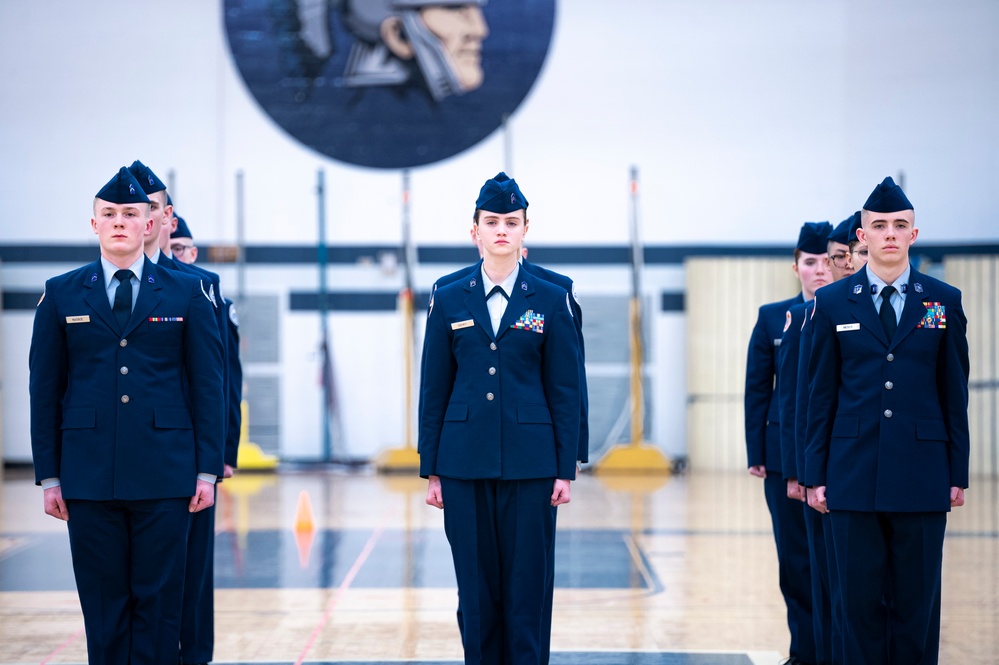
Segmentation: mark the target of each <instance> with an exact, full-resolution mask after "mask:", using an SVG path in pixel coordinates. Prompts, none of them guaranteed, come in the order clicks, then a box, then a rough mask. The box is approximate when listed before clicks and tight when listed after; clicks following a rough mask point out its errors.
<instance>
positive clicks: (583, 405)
mask: <svg viewBox="0 0 999 665" xmlns="http://www.w3.org/2000/svg"><path fill="white" fill-rule="evenodd" d="M514 187H517V183H516V181H515V180H513V179H511V178H510V177H509V176H507V174H506V173H504V172H502V171H501V172H500V173H498V174H496V175H495V176H494V177H493V178H491V179H490V180H487V181H486V182H485V184H484V185H483V186H482V188H481V190H480V192H479V200H478V201H476V207H475V212H474V213H473V215H472V228H471V233H472V242H473V243H475V246H476V247H477V248H478V250H479V258H482V249H481V245H480V243H479V241H478V237H477V233H478V228H477V222H478V220H479V215H480V214H482V212H483V211H493V212H501V209H502V208H504V207H508V204H507V202H506V200H507V198H508V196H507V193H508V192H509V190H511V189H513V188H514ZM517 192H518V193H519V196H520V199H521V200H520V201H519V202H518V203H519V204H523V206H524V220H525V222H527V223H530V220H528V218H527V207H528V205H530V204H529V203H528V201H527V199H526V198H525V197H524V195H523V192H520V189H519V187H517ZM497 208H499V209H500V210H497ZM520 265H521V267H522V268H523V269H524V270H526V271H527V272H529V273H531V274H532V275H535V276H537V277H540V278H541V279H543V280H545V281H547V282H551V283H552V284H555V285H557V286H560V287H562V288H563V289H565V290H566V291H567V292H568V293H569V294H571V295H572V300H570V301H569V304H570V306H571V307H572V315H573V323H575V325H576V336H577V338H578V340H579V370H580V376H579V381H580V393H581V400H580V417H579V449H578V451H577V454H576V459H577V460H578V461H580V462H588V461H589V445H590V428H589V415H588V414H589V397H588V390H587V385H586V365H585V363H586V350H585V345H584V343H583V313H582V309H581V308H580V305H579V298H578V297H577V296H576V288H575V285H574V283H573V281H572V278H570V277H568V276H566V275H563V274H561V273H557V272H555V271H554V270H549V269H547V268H543V267H541V266H539V265H537V264H534V263H531V262H529V261H528V260H527V257H526V256H525V257H523V258H522V259H521V261H520ZM479 270H480V264H479V263H476V264H474V265H472V266H468V267H465V268H462V269H460V270H456V271H455V272H452V273H450V274H447V275H444V276H443V277H440V278H438V279H437V280H436V281H435V282H434V285H433V289H432V290H431V298H432V297H433V293H435V292H436V291H437V289H438V288H440V287H442V286H445V285H447V284H451V283H452V282H456V281H460V280H462V279H464V278H466V277H469V276H471V275H472V274H473V273H476V272H478V271H479ZM554 571H555V548H554V547H552V550H551V552H550V553H549V556H548V572H549V578H548V591H547V596H548V598H547V600H546V604H545V607H546V609H547V610H549V611H548V612H546V616H545V617H544V618H543V619H542V626H544V627H550V626H551V613H550V609H551V602H552V600H551V599H552V597H553V594H554V591H555V573H554ZM458 626H459V628H462V627H463V618H462V611H461V606H460V605H459V607H458ZM548 642H549V639H543V640H542V644H543V646H547V644H548ZM542 657H543V660H544V661H547V659H548V653H547V650H545V653H543V654H542Z"/></svg>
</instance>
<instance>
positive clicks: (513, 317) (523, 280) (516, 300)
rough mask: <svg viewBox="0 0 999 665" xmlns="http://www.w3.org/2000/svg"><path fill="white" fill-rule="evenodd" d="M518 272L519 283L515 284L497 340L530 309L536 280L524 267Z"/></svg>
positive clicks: (501, 321) (501, 320)
mask: <svg viewBox="0 0 999 665" xmlns="http://www.w3.org/2000/svg"><path fill="white" fill-rule="evenodd" d="M518 270H519V272H518V273H517V281H515V282H514V283H513V293H511V294H510V302H508V303H507V304H506V311H505V312H503V318H502V319H500V326H499V332H498V333H496V339H499V338H500V337H502V336H503V334H504V333H506V331H507V330H509V329H510V326H512V325H513V324H514V323H515V322H516V321H517V319H519V318H520V317H521V316H523V315H524V312H526V311H527V310H528V309H529V308H530V303H529V302H528V300H527V299H528V298H529V297H530V296H532V295H534V280H533V279H532V278H531V275H530V273H528V272H527V271H526V270H524V268H523V267H520V268H518Z"/></svg>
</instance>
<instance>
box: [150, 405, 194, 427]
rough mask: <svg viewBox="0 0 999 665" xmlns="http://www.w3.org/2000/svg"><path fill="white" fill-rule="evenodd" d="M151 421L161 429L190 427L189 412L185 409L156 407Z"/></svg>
mask: <svg viewBox="0 0 999 665" xmlns="http://www.w3.org/2000/svg"><path fill="white" fill-rule="evenodd" d="M153 421H154V422H155V423H156V427H159V428H161V429H191V414H190V413H189V412H188V410H187V409H182V408H171V407H158V408H157V409H156V411H155V415H154V416H153Z"/></svg>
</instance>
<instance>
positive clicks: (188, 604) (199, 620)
mask: <svg viewBox="0 0 999 665" xmlns="http://www.w3.org/2000/svg"><path fill="white" fill-rule="evenodd" d="M128 170H129V171H130V172H131V173H132V175H134V176H135V179H136V180H138V181H139V184H140V185H141V186H142V188H143V190H145V192H146V196H148V197H149V200H150V201H151V213H152V217H153V229H152V232H151V233H150V234H149V236H147V238H146V241H145V253H146V256H147V257H149V259H150V260H151V261H153V262H154V263H156V264H157V265H159V266H161V267H164V268H167V269H169V270H177V271H180V272H183V273H187V274H190V275H194V276H196V277H198V278H199V280H201V281H202V283H203V284H205V287H206V292H205V295H206V296H207V297H208V299H209V300H211V302H212V304H213V305H214V306H215V310H214V313H215V322H216V325H217V327H218V331H219V336H220V338H221V339H222V362H223V369H222V378H223V391H224V392H223V399H225V400H226V401H227V398H228V390H229V383H230V381H229V373H230V371H229V368H230V360H229V354H230V349H231V346H232V343H231V339H230V335H229V327H228V325H227V323H226V320H225V318H224V312H223V308H222V307H221V303H220V297H221V296H220V295H219V294H220V293H221V287H220V286H219V276H218V275H217V274H215V273H213V272H209V271H207V270H204V269H202V268H200V267H197V266H189V265H187V264H185V263H180V262H178V261H174V260H173V258H171V257H170V256H169V255H168V252H169V247H170V233H171V232H172V230H173V228H174V226H175V225H176V219H175V218H174V216H173V204H172V203H171V202H170V200H169V198H168V195H167V191H166V184H164V182H163V181H162V180H160V179H159V178H158V177H157V176H156V174H155V173H153V171H152V169H150V168H149V167H148V166H146V165H145V164H143V163H142V162H140V161H139V160H135V161H134V162H132V165H131V166H129V167H128ZM230 409H231V406H230V405H229V404H226V405H225V407H224V410H223V418H224V420H223V423H222V427H223V437H225V440H226V441H227V442H228V437H229V432H228V427H227V426H228V418H229V411H230ZM226 463H228V462H226ZM229 474H230V475H231V471H229ZM224 475H225V471H224V472H223V476H224ZM187 550H188V558H187V568H186V574H185V582H184V614H183V617H184V620H183V622H182V624H181V639H180V662H181V664H182V665H191V664H193V663H207V662H209V661H211V660H212V653H213V651H214V646H215V602H214V566H215V508H214V504H213V506H212V507H211V508H209V509H208V510H205V511H203V512H201V513H199V514H198V515H196V516H195V517H193V518H192V519H191V533H190V536H189V538H188V548H187Z"/></svg>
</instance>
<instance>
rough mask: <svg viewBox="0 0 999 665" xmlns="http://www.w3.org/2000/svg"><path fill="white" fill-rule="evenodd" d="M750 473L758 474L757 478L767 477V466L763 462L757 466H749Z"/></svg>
mask: <svg viewBox="0 0 999 665" xmlns="http://www.w3.org/2000/svg"><path fill="white" fill-rule="evenodd" d="M749 474H750V475H752V476H756V477H757V478H766V477H767V467H765V466H763V465H762V464H757V465H756V466H751V467H749Z"/></svg>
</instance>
